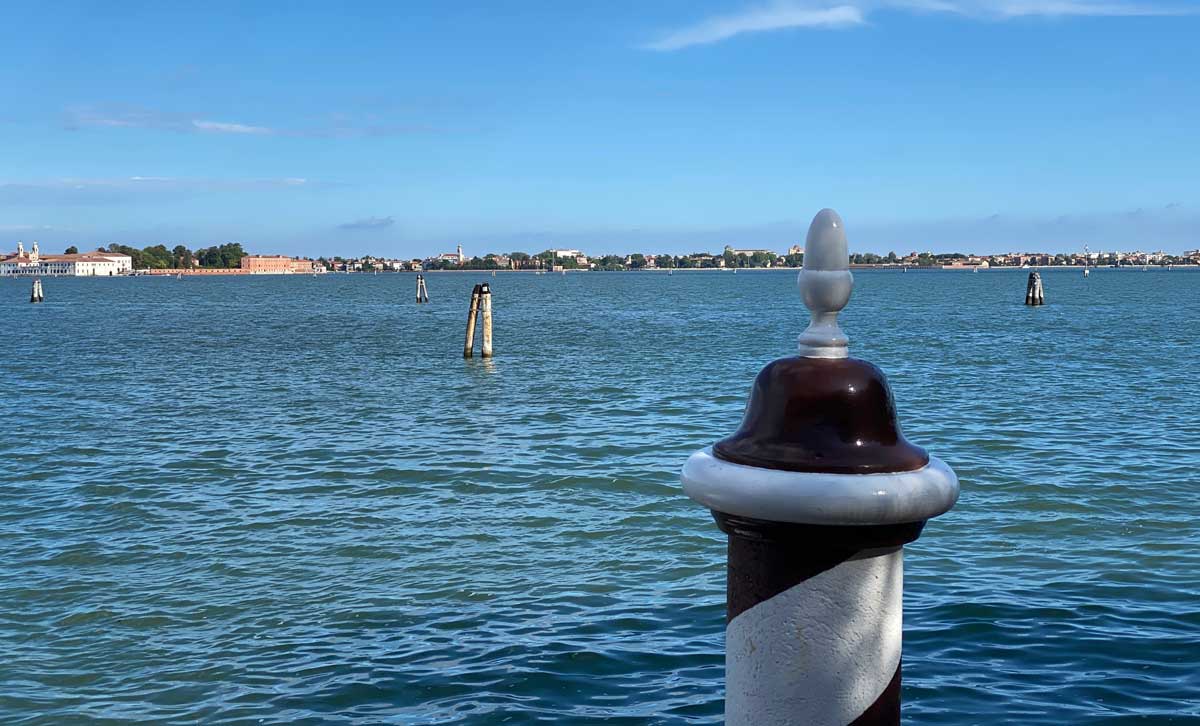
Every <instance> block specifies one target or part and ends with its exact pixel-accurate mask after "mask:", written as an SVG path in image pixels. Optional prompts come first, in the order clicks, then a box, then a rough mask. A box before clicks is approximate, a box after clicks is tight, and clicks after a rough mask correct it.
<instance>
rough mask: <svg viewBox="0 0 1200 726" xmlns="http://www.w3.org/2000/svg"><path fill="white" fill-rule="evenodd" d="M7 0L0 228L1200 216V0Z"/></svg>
mask: <svg viewBox="0 0 1200 726" xmlns="http://www.w3.org/2000/svg"><path fill="white" fill-rule="evenodd" d="M345 5H346V6H345V7H343V4H340V3H339V4H335V3H286V4H285V3H265V2H263V3H234V2H229V3H223V2H207V3H161V2H155V3H145V4H140V3H135V2H119V3H109V2H90V3H68V2H59V3H52V4H51V3H28V4H26V5H24V7H22V6H20V5H18V4H17V3H8V4H6V5H5V9H4V11H3V16H4V19H3V22H2V23H0V44H2V47H3V48H4V49H5V55H6V57H7V58H8V59H9V62H7V63H5V64H3V65H2V67H0V248H4V249H11V248H13V247H15V244H16V240H17V239H23V240H24V241H26V243H28V242H29V241H31V240H33V239H39V240H41V241H42V243H43V245H44V246H45V247H46V248H47V249H52V248H56V247H57V246H60V245H62V244H66V243H68V242H76V243H79V244H80V245H81V246H82V245H90V244H93V243H97V242H110V241H120V242H126V243H131V244H137V245H139V246H141V245H145V244H151V243H158V242H163V243H167V244H169V245H172V244H176V243H185V244H189V245H191V246H194V247H195V246H204V245H208V244H212V243H215V242H222V241H228V240H240V241H242V242H243V243H244V244H245V245H246V246H247V247H248V248H249V249H252V250H254V251H259V252H280V253H293V254H357V253H362V252H376V253H382V254H388V255H397V256H409V255H422V254H426V253H430V252H435V251H439V250H441V249H451V248H452V247H453V245H454V244H455V243H456V242H461V243H462V244H463V245H464V246H465V247H466V248H467V251H468V252H469V253H483V252H486V251H509V250H513V249H527V250H533V249H535V248H536V249H544V248H545V247H547V246H550V245H565V246H580V247H583V248H584V249H585V250H587V251H589V252H591V253H603V252H608V251H614V252H615V251H633V250H637V249H644V250H646V251H660V252H661V251H670V252H684V251H693V250H698V249H719V248H720V247H721V245H723V244H725V243H730V244H734V245H745V246H751V245H753V246H759V245H765V246H769V247H772V248H776V249H779V250H782V249H784V248H786V247H787V246H788V245H790V244H793V243H796V242H799V241H801V240H802V239H803V232H804V229H805V228H806V226H807V222H808V220H809V219H810V218H811V217H812V215H813V214H814V213H815V212H816V211H817V210H818V209H820V208H822V207H826V206H830V207H834V208H836V209H838V211H839V212H840V213H841V214H842V216H843V217H844V218H845V219H846V222H847V229H848V231H849V233H850V236H851V247H852V248H853V249H855V250H858V251H879V252H886V251H888V250H896V251H898V252H906V251H911V250H925V249H932V250H935V251H950V250H961V251H982V252H986V251H1007V250H1015V249H1035V248H1038V249H1045V248H1054V249H1078V248H1081V247H1082V246H1083V244H1085V243H1086V244H1090V245H1091V247H1092V249H1101V248H1103V249H1113V248H1117V249H1126V250H1127V249H1132V248H1135V247H1140V248H1142V249H1158V248H1162V249H1165V250H1168V251H1178V250H1182V249H1185V248H1186V249H1194V248H1196V247H1200V191H1198V190H1200V172H1198V169H1200V92H1198V91H1197V89H1200V43H1197V42H1196V41H1195V39H1196V38H1198V37H1200V2H1194V1H1192V0H1186V1H1185V0H1153V1H1151V0H1145V1H1143V0H1095V1H1092V0H833V2H810V1H808V0H792V1H787V0H779V1H776V2H771V1H768V2H760V3H754V2H741V1H739V0H723V1H715V0H714V1H700V0H663V1H662V2H655V3H646V2H617V1H614V2H541V1H534V0H529V1H527V2H515V1H507V0H497V1H496V2H486V3H483V2H480V3H454V2H430V3H421V2H416V1H415V0H414V1H412V2H404V3H391V2H389V3H378V4H371V3H366V2H360V3H349V4H345Z"/></svg>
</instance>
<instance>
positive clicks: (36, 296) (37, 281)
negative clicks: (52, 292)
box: [29, 277, 46, 303]
mask: <svg viewBox="0 0 1200 726" xmlns="http://www.w3.org/2000/svg"><path fill="white" fill-rule="evenodd" d="M45 299H46V296H45V295H44V294H42V278H40V277H35V278H33V289H32V290H30V291H29V302H31V303H40V302H42V301H44V300H45Z"/></svg>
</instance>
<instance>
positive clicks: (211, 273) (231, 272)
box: [0, 264, 1200, 280]
mask: <svg viewBox="0 0 1200 726" xmlns="http://www.w3.org/2000/svg"><path fill="white" fill-rule="evenodd" d="M802 269H803V268H802V267H674V268H667V267H653V268H641V269H635V270H584V269H569V270H558V271H554V272H551V271H549V270H502V269H496V270H415V271H414V270H379V271H365V270H357V271H351V272H344V271H343V272H335V271H329V272H321V273H307V272H294V273H270V272H255V273H248V272H246V271H244V270H240V269H238V268H232V269H227V270H226V269H216V268H214V269H203V268H201V269H194V270H172V271H170V272H166V271H163V270H136V271H134V272H132V273H129V274H123V275H43V276H45V277H79V278H82V279H98V278H103V279H113V278H124V277H158V278H170V277H176V276H179V277H326V276H339V275H358V276H363V275H366V276H373V275H378V274H384V275H414V274H418V275H438V274H454V275H479V274H482V275H485V276H486V275H488V274H489V273H492V272H495V273H497V274H505V275H514V274H516V275H539V274H541V275H565V274H568V273H570V274H573V275H574V274H580V273H588V274H604V273H611V272H616V273H646V274H664V273H665V274H668V275H670V274H674V273H676V272H679V273H689V274H690V273H727V274H736V273H738V272H752V273H763V272H799V271H800V270H802ZM850 269H851V270H859V271H862V270H881V271H890V272H897V273H902V272H908V271H910V270H911V271H914V272H1022V271H1034V270H1036V271H1039V272H1042V271H1056V270H1059V271H1063V272H1067V271H1075V272H1079V271H1081V270H1085V269H1086V270H1094V271H1097V272H1103V271H1116V272H1120V271H1125V270H1129V271H1150V270H1163V271H1195V270H1200V264H1193V265H1183V264H1172V265H1169V266H1168V265H1120V266H1116V267H1111V266H1108V265H1103V266H1099V267H1096V266H1092V265H1089V266H1087V267H1084V266H1083V265H1030V266H1028V267H1014V266H1008V265H1005V266H997V267H974V266H973V267H965V266H964V267H942V266H940V265H938V266H927V267H918V266H912V267H908V266H904V265H886V264H885V265H853V264H852V265H850ZM32 277H34V275H3V276H0V279H6V278H7V279H16V280H24V279H30V278H32Z"/></svg>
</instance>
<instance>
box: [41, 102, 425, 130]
mask: <svg viewBox="0 0 1200 726" xmlns="http://www.w3.org/2000/svg"><path fill="white" fill-rule="evenodd" d="M63 126H64V127H65V128H67V129H68V130H73V131H74V130H79V129H84V128H98V129H152V130H157V131H170V132H173V133H179V134H214V135H222V134H227V135H235V136H290V137H301V138H348V137H359V136H396V135H401V134H416V133H434V132H438V131H440V130H441V129H438V128H436V127H433V126H429V125H425V124H405V123H395V122H392V121H389V120H387V119H381V118H379V117H378V116H375V115H367V116H355V115H351V114H345V113H331V114H328V115H327V116H326V117H325V118H322V119H314V120H313V123H309V124H307V125H296V126H287V127H282V126H269V125H265V124H260V123H247V122H244V121H216V120H213V119H212V118H211V117H210V115H209V114H196V113H179V112H173V111H161V110H157V109H149V108H140V107H131V106H121V105H115V106H110V105H101V106H75V107H72V108H68V109H67V110H66V112H65V118H64V122H63Z"/></svg>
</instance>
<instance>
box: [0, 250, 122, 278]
mask: <svg viewBox="0 0 1200 726" xmlns="http://www.w3.org/2000/svg"><path fill="white" fill-rule="evenodd" d="M132 269H133V259H132V258H130V256H129V255H123V254H121V253H119V252H105V251H104V250H96V251H94V252H85V253H83V254H70V255H43V254H41V252H40V250H38V243H37V242H34V243H33V248H32V249H30V250H29V251H28V252H26V251H25V246H24V245H23V244H21V243H20V242H18V243H17V251H16V253H15V254H11V255H5V256H4V257H3V259H0V276H4V277H8V276H18V275H19V276H30V277H34V276H38V277H41V276H45V277H112V276H115V275H125V274H128V273H129V272H130V271H131V270H132Z"/></svg>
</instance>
